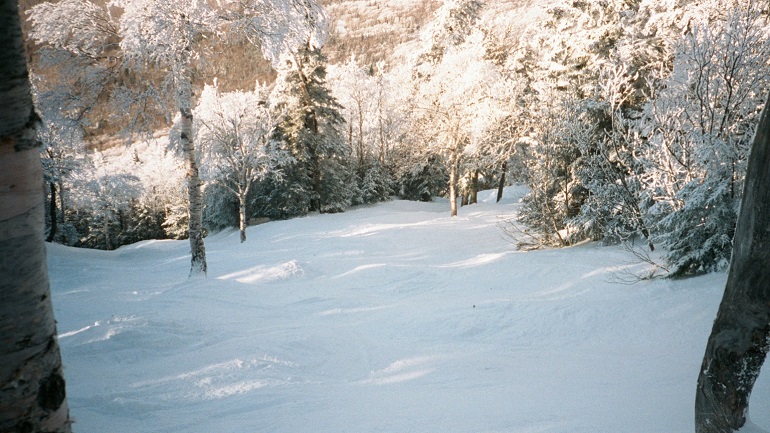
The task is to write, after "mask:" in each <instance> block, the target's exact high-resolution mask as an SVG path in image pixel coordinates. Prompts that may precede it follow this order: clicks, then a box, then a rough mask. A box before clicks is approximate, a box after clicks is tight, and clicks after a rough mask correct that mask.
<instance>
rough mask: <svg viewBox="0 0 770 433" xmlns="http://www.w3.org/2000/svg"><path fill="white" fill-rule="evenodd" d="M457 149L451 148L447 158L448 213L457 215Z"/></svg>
mask: <svg viewBox="0 0 770 433" xmlns="http://www.w3.org/2000/svg"><path fill="white" fill-rule="evenodd" d="M458 168H459V167H458V156H457V151H456V150H453V151H452V154H451V156H450V160H449V214H450V216H457V170H458Z"/></svg>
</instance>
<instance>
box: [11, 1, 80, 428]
mask: <svg viewBox="0 0 770 433" xmlns="http://www.w3.org/2000/svg"><path fill="white" fill-rule="evenodd" d="M0 1H1V2H0V101H3V103H2V105H0V276H2V277H0V431H3V432H43V431H45V432H58V433H61V432H70V431H71V429H70V420H69V409H68V407H67V400H66V396H65V394H66V393H65V385H64V378H63V376H62V364H61V355H60V353H59V344H58V342H57V340H56V322H55V321H54V317H53V307H52V305H51V293H50V289H49V282H48V270H47V263H46V250H45V241H44V235H45V210H44V208H45V204H44V201H45V199H44V190H43V188H44V186H43V185H44V184H43V174H42V167H41V165H40V156H39V153H38V146H39V143H38V141H37V138H36V131H35V127H36V124H37V123H38V121H39V118H38V117H37V115H36V114H35V112H34V109H33V105H32V96H31V93H30V85H29V77H28V74H27V67H26V62H25V56H24V46H23V40H22V34H21V25H20V19H19V10H18V3H17V2H16V1H15V0H13V1H12V0H0Z"/></svg>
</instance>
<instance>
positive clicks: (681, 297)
mask: <svg viewBox="0 0 770 433" xmlns="http://www.w3.org/2000/svg"><path fill="white" fill-rule="evenodd" d="M521 194H522V191H521V189H520V188H509V189H508V190H507V193H506V198H505V199H504V200H503V201H502V202H501V203H495V200H494V192H489V191H488V192H485V193H483V195H482V196H481V199H482V200H481V201H482V203H480V204H478V205H472V206H468V207H464V208H461V209H460V214H459V216H458V217H456V218H450V217H449V211H448V206H447V203H446V202H443V201H439V202H435V203H416V202H405V201H391V202H387V203H383V204H378V205H373V206H366V207H358V208H354V209H351V210H349V211H347V212H345V213H341V214H334V215H318V214H315V215H310V216H307V217H303V218H297V219H293V220H289V221H274V222H270V223H267V224H261V225H258V226H254V227H250V228H249V229H248V241H247V242H246V243H244V244H240V243H239V239H238V234H237V232H234V231H227V232H223V233H218V234H214V235H211V236H209V237H208V238H207V244H206V246H207V252H208V260H209V275H208V278H205V279H203V278H193V279H188V278H187V275H188V272H189V256H188V250H189V244H188V242H186V241H150V242H142V243H139V244H135V245H130V246H126V247H123V248H120V249H118V250H116V251H112V252H104V251H90V250H78V249H72V248H67V247H63V246H60V245H49V262H50V275H51V282H52V290H53V296H54V306H55V313H56V316H57V320H58V329H59V338H60V342H61V346H62V351H63V357H64V363H65V375H66V377H67V379H68V392H69V396H68V398H69V403H70V407H71V411H72V415H73V416H74V419H75V421H76V423H75V426H74V428H75V430H76V431H78V432H80V433H88V432H94V433H97V432H98V433H102V432H115V433H119V432H125V433H142V432H147V433H150V432H153V433H155V432H517V433H518V432H524V433H526V432H559V433H580V432H585V433H597V432H608V433H620V432H628V433H632V432H643V433H655V432H658V433H677V432H682V433H684V432H691V431H692V430H693V401H694V391H695V381H696V378H697V374H698V369H699V366H700V362H701V359H702V356H703V350H704V348H705V343H706V339H707V336H708V334H709V332H710V330H711V323H712V321H713V318H714V316H715V313H716V309H717V307H718V303H719V300H720V298H721V293H722V290H723V287H724V283H725V278H726V276H725V274H711V275H707V276H703V277H698V278H692V279H688V280H684V281H668V280H656V281H645V282H640V283H638V284H635V285H624V284H619V283H616V282H614V281H616V279H613V275H614V273H616V272H617V271H618V270H619V269H622V268H624V267H628V266H630V265H629V263H630V262H631V261H632V257H631V256H630V255H629V254H628V253H627V252H625V251H624V250H623V249H622V248H620V247H606V246H600V245H597V244H594V243H588V244H583V245H579V246H575V247H572V248H566V249H561V250H540V251H529V252H521V251H517V250H516V248H515V245H514V244H513V243H512V241H511V239H509V238H507V237H505V236H504V235H503V232H502V231H501V229H500V227H499V224H500V223H501V221H505V220H508V219H510V218H511V217H512V216H513V214H514V213H515V212H516V210H517V208H518V206H519V204H518V198H519V197H520V196H521ZM768 382H770V381H769V380H768V379H766V378H765V377H764V375H763V376H761V377H760V380H759V383H758V384H757V387H756V388H755V392H754V397H753V398H754V400H753V401H752V405H753V407H755V410H754V411H753V412H752V420H753V422H754V423H755V424H756V426H759V427H762V428H765V429H767V427H766V426H770V415H769V414H768V413H767V411H766V408H767V407H768V405H769V404H770V383H768ZM759 427H752V428H759ZM751 431H755V430H751Z"/></svg>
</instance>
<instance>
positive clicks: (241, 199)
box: [238, 192, 248, 243]
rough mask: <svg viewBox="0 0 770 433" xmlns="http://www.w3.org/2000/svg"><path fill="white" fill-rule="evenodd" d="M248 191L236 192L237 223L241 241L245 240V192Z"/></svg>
mask: <svg viewBox="0 0 770 433" xmlns="http://www.w3.org/2000/svg"><path fill="white" fill-rule="evenodd" d="M247 193H248V192H240V193H239V194H238V225H239V227H240V230H241V243H244V242H246V194H247Z"/></svg>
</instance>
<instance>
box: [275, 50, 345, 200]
mask: <svg viewBox="0 0 770 433" xmlns="http://www.w3.org/2000/svg"><path fill="white" fill-rule="evenodd" d="M271 100H272V104H273V109H274V110H275V111H276V112H277V113H280V114H279V115H278V125H277V128H276V130H275V135H274V140H276V141H277V142H278V143H280V144H279V146H281V147H282V148H283V149H284V150H285V151H286V152H287V153H288V154H289V155H291V158H292V159H293V162H292V163H289V164H284V165H283V166H282V167H281V169H282V171H283V173H284V181H283V182H282V183H280V184H277V185H275V183H274V186H275V187H276V188H275V189H274V190H273V191H270V192H269V195H270V197H271V201H273V206H277V207H279V208H284V209H285V210H286V211H287V212H288V213H289V214H292V213H295V212H299V213H303V212H308V211H320V212H341V211H343V210H344V209H345V208H346V207H348V206H349V205H350V201H351V198H352V193H353V187H354V184H353V183H352V182H353V179H352V172H351V170H350V163H349V159H350V155H351V152H350V147H349V146H348V145H347V144H346V143H345V141H344V139H343V138H342V134H341V131H342V127H343V125H344V119H343V117H342V116H341V114H340V110H341V108H342V107H341V106H340V105H339V103H338V102H337V100H336V99H335V98H334V97H333V96H332V95H331V93H330V91H329V88H328V86H327V85H326V64H325V58H324V56H323V55H322V54H321V50H320V49H319V48H315V47H312V46H310V45H307V46H304V47H302V48H301V49H299V50H297V51H296V52H295V53H291V54H289V55H287V56H285V57H284V59H283V61H282V62H281V64H280V65H279V67H278V82H277V84H276V87H275V89H274V91H273V94H272V96H271ZM289 208H292V209H289ZM279 213H284V212H279Z"/></svg>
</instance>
